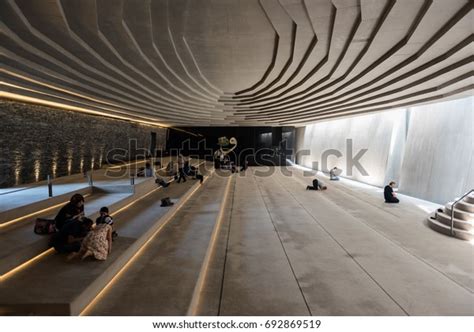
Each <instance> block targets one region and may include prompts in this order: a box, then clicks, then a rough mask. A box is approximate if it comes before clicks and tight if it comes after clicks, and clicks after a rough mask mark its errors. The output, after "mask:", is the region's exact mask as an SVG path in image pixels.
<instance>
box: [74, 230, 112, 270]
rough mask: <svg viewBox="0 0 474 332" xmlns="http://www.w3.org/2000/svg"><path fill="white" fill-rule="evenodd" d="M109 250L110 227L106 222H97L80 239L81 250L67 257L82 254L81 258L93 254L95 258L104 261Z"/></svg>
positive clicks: (110, 248) (110, 239)
mask: <svg viewBox="0 0 474 332" xmlns="http://www.w3.org/2000/svg"><path fill="white" fill-rule="evenodd" d="M111 251H112V227H111V226H110V225H108V224H98V225H96V226H95V227H94V228H93V229H92V230H91V231H90V232H89V233H88V234H87V235H86V237H85V238H84V240H82V244H81V250H80V251H79V252H78V253H75V255H74V256H71V257H69V259H72V258H74V257H77V256H80V255H82V259H84V258H87V257H89V256H93V257H94V258H95V259H97V260H100V261H105V260H106V259H107V256H108V255H109V254H110V252H111Z"/></svg>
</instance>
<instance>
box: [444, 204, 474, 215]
mask: <svg viewBox="0 0 474 332" xmlns="http://www.w3.org/2000/svg"><path fill="white" fill-rule="evenodd" d="M452 204H453V202H449V203H447V205H449V206H451V205H452ZM456 209H459V210H462V211H466V212H469V213H474V204H471V203H468V202H466V201H460V202H458V204H456Z"/></svg>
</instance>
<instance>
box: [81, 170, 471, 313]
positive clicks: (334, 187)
mask: <svg viewBox="0 0 474 332" xmlns="http://www.w3.org/2000/svg"><path fill="white" fill-rule="evenodd" d="M292 170H293V175H292V176H291V177H287V176H285V175H283V174H282V173H281V171H280V169H279V168H277V169H275V172H274V173H273V174H272V175H271V176H262V175H261V174H259V171H260V170H259V169H256V168H250V169H249V170H248V171H247V172H246V173H245V174H239V175H236V176H234V177H233V178H232V181H233V186H232V187H231V190H230V193H229V198H228V204H227V205H226V206H227V208H226V211H225V216H226V217H225V222H224V225H223V227H222V230H221V231H220V233H219V238H218V241H217V246H216V247H215V252H214V253H213V256H212V257H213V260H212V262H211V264H210V268H209V270H208V271H207V275H206V280H205V285H204V292H203V298H202V299H201V301H200V307H199V308H198V309H199V310H198V311H197V312H198V313H201V314H210V315H217V314H219V315H473V314H474V295H473V289H474V264H473V253H474V251H473V250H474V247H473V246H472V245H471V244H470V243H469V242H465V241H461V240H458V239H454V238H450V237H447V236H444V235H441V234H438V233H436V232H434V231H432V230H431V229H429V228H428V227H427V226H426V225H425V223H424V222H425V220H426V216H427V213H428V212H427V211H424V210H429V209H431V208H435V206H436V205H434V204H430V203H429V202H423V201H420V200H416V199H412V198H408V197H403V196H401V198H402V202H401V204H399V205H387V204H385V203H383V201H382V193H380V189H379V188H375V187H370V186H364V185H358V184H357V183H350V182H349V181H340V182H338V183H333V182H331V183H329V181H327V182H328V187H329V189H328V190H327V191H324V192H314V191H306V190H305V186H306V184H308V183H310V182H311V178H305V177H304V176H303V174H302V171H301V170H299V169H297V168H292ZM224 182H225V181H224V180H223V179H220V180H219V178H216V179H212V181H209V183H208V184H207V185H208V187H207V188H205V190H203V191H202V194H199V195H197V196H195V197H193V199H192V200H191V201H190V202H188V203H187V204H186V205H185V206H184V207H183V210H182V212H180V213H179V214H177V215H176V216H175V218H174V220H173V221H172V222H171V223H170V225H169V226H168V227H167V228H166V230H165V231H164V232H162V233H161V234H160V235H159V236H158V237H157V238H155V239H154V240H153V241H152V242H151V244H150V246H149V247H148V249H147V251H146V252H145V253H144V254H143V255H142V257H141V258H140V259H139V260H138V261H136V262H134V263H133V264H132V266H131V267H130V268H129V270H128V271H127V273H125V274H124V275H123V276H122V277H121V278H120V279H119V280H118V281H117V282H116V283H115V284H114V287H113V288H111V289H109V290H108V291H107V292H106V293H105V294H104V295H103V296H102V297H101V299H100V300H99V301H98V302H97V303H96V304H95V306H94V307H93V308H92V309H91V311H90V312H89V314H92V315H104V314H107V315H124V314H125V315H126V314H132V315H183V314H185V313H186V308H187V306H189V304H190V303H191V302H192V300H193V299H192V296H193V294H192V290H193V289H194V286H195V283H196V281H197V279H198V275H199V273H202V271H201V266H200V262H202V260H203V254H204V249H205V248H208V245H209V234H210V230H211V225H213V224H214V222H215V218H216V215H217V210H216V207H217V206H218V204H219V203H220V202H221V200H222V190H223V188H224ZM196 202H199V204H196ZM200 271H201V272H200Z"/></svg>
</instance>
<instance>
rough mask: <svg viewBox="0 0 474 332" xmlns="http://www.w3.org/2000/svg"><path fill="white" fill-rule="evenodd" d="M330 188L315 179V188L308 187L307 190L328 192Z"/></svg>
mask: <svg viewBox="0 0 474 332" xmlns="http://www.w3.org/2000/svg"><path fill="white" fill-rule="evenodd" d="M326 189H328V187H326V186H325V185H324V183H323V182H322V181H321V180H318V179H314V180H313V186H312V187H311V186H306V190H326Z"/></svg>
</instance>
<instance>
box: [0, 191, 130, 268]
mask: <svg viewBox="0 0 474 332" xmlns="http://www.w3.org/2000/svg"><path fill="white" fill-rule="evenodd" d="M130 197H131V195H129V194H109V195H107V194H93V195H92V196H89V197H86V205H85V213H86V216H87V217H88V218H91V219H92V220H95V218H97V217H98V216H99V209H100V208H101V207H102V206H108V207H109V209H110V211H111V212H113V211H115V210H118V209H119V208H121V207H123V206H125V205H126V204H128V202H129V198H130ZM59 209H60V207H58V209H57V210H55V211H53V212H52V213H51V212H50V214H48V215H42V216H41V217H42V218H54V217H55V215H56V213H57V212H58V211H59ZM35 219H36V217H35V218H30V219H27V220H25V221H22V222H19V225H16V226H15V227H12V228H9V229H6V230H2V232H1V233H0V276H2V275H4V274H5V273H8V272H9V271H10V270H12V269H14V268H16V267H17V266H20V265H21V264H23V263H25V262H27V261H29V260H30V259H32V258H34V257H36V256H38V255H40V254H41V253H43V252H44V251H46V250H47V249H48V242H49V239H50V236H49V235H38V234H35V233H34V232H33V228H34V223H35Z"/></svg>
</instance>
